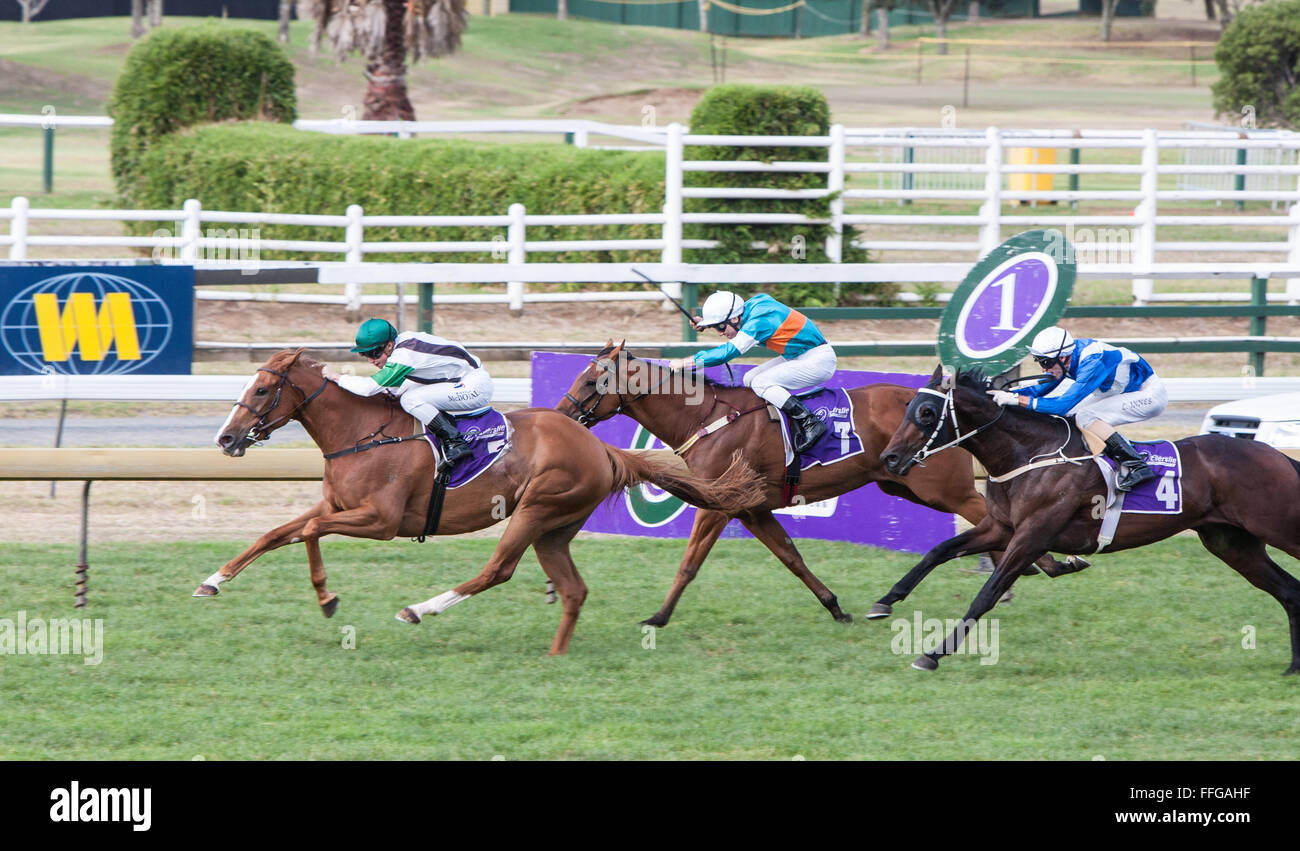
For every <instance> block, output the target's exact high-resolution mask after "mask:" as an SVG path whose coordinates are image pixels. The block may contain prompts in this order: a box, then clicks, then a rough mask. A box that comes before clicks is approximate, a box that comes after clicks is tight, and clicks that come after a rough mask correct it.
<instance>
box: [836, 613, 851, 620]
mask: <svg viewBox="0 0 1300 851" xmlns="http://www.w3.org/2000/svg"><path fill="white" fill-rule="evenodd" d="M835 620H836V621H837V622H839V623H853V615H851V614H849V613H848V612H840V613H839V614H838V615H836V616H835Z"/></svg>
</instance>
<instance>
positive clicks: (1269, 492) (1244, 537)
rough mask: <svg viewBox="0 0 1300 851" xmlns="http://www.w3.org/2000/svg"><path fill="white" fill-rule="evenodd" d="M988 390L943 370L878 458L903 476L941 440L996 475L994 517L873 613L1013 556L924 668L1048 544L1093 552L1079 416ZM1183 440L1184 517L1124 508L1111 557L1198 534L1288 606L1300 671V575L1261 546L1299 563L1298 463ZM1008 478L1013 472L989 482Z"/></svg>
mask: <svg viewBox="0 0 1300 851" xmlns="http://www.w3.org/2000/svg"><path fill="white" fill-rule="evenodd" d="M990 386H991V384H990V382H989V380H988V379H986V378H985V377H984V376H983V374H981V373H979V372H974V371H969V372H961V373H959V374H958V375H957V377H956V379H955V381H954V380H953V378H952V376H943V375H942V374H941V370H940V369H936V370H935V373H934V376H933V377H932V378H931V379H930V382H929V384H928V385H926V387H925V388H924V389H922V390H920V391H918V392H917V394H916V397H915V398H914V399H913V400H912V402H911V403H910V404H909V405H908V408H907V414H906V416H905V418H904V420H903V422H902V424H901V425H900V426H899V427H898V430H897V431H896V432H894V437H893V439H892V440H891V441H890V443H889V445H888V446H886V447H885V450H884V452H882V453H881V456H880V458H881V460H882V461H883V462H884V464H885V466H886V467H887V468H888V469H889V470H890V471H891V472H894V473H897V474H899V475H905V474H906V473H907V471H908V470H909V469H910V468H911V467H912V466H913V465H914V464H916V463H918V462H923V461H924V459H925V457H926V456H927V455H928V454H931V453H932V452H934V451H938V450H937V449H935V447H939V448H946V447H947V446H949V445H957V444H960V445H961V446H962V447H963V448H964V449H966V450H968V451H969V452H970V453H971V454H973V455H974V456H975V457H976V458H978V459H979V460H980V461H981V462H983V464H984V466H985V468H987V469H988V471H989V476H990V479H989V483H988V493H987V499H988V506H989V513H988V515H987V516H986V517H985V518H984V520H983V521H981V522H980V523H979V524H978V525H977V526H975V527H974V528H973V529H970V530H969V531H967V532H963V533H962V534H960V535H958V536H956V537H955V538H950V539H948V540H947V541H944V542H943V543H941V544H939V545H938V546H936V547H935V548H934V549H932V550H930V551H929V552H928V553H926V554H925V556H924V557H923V558H922V559H921V561H920V563H918V564H917V565H916V567H914V568H912V570H911V571H910V572H908V574H907V575H906V576H904V577H903V578H902V579H901V580H899V581H898V583H897V584H896V585H894V587H893V588H891V589H890V591H889V593H888V594H886V595H885V596H884V597H881V598H880V601H879V602H878V603H876V605H875V607H873V608H872V610H871V613H870V614H868V615H867V617H868V618H869V619H877V618H883V617H886V616H887V615H889V614H890V613H891V611H892V609H891V605H892V604H893V603H896V602H898V601H899V600H902V599H904V598H905V597H906V596H907V595H908V594H909V593H911V591H912V589H913V588H915V587H916V586H917V585H918V584H919V583H920V582H921V580H922V579H924V578H925V576H926V575H927V574H928V573H929V572H930V571H931V570H933V569H934V567H935V566H936V565H939V564H942V563H943V562H945V561H948V560H949V559H953V558H956V557H958V556H964V555H969V554H971V553H981V552H986V551H988V550H1005V551H1006V555H1005V556H1004V557H1003V559H1002V560H1001V561H1000V562H999V563H998V565H997V568H996V569H995V570H994V572H993V575H992V576H990V577H989V579H988V581H987V582H986V583H985V585H984V587H983V588H982V589H980V592H979V594H978V595H977V596H976V597H975V600H974V601H973V602H972V603H971V606H970V609H969V610H967V612H966V617H965V619H964V620H963V621H962V622H961V624H960V625H959V626H958V627H957V628H956V629H955V630H953V632H952V634H951V635H950V636H949V637H948V639H947V641H945V643H944V645H943V646H942V647H941V648H940V649H939V650H937V651H936V652H933V653H927V654H925V655H922V656H919V657H918V658H917V659H916V661H914V662H913V663H912V666H913V667H915V668H920V669H922V670H934V669H935V668H937V667H938V665H939V659H940V658H942V657H943V656H945V655H948V654H950V653H952V652H955V650H956V648H958V647H959V646H960V645H961V642H962V640H963V639H965V637H966V635H967V633H968V632H969V631H970V629H971V627H972V626H974V624H975V622H976V621H977V620H978V619H979V618H980V616H982V615H983V614H985V613H986V612H987V611H988V610H989V609H991V608H993V606H994V604H995V603H996V602H997V600H998V598H999V597H1001V596H1002V594H1003V593H1004V592H1005V591H1006V590H1007V589H1008V588H1010V587H1011V585H1012V583H1014V582H1015V581H1016V578H1017V577H1018V576H1019V575H1020V573H1021V571H1022V570H1023V569H1024V568H1026V567H1027V566H1028V565H1029V564H1030V563H1032V562H1033V560H1034V559H1036V558H1038V557H1040V556H1041V555H1043V553H1045V552H1047V551H1048V550H1051V551H1053V552H1059V553H1079V554H1085V553H1092V552H1096V551H1097V549H1098V543H1097V535H1098V531H1099V529H1100V526H1101V519H1100V513H1099V512H1098V511H1097V510H1096V507H1097V503H1098V500H1097V497H1098V496H1100V495H1104V494H1105V493H1106V487H1105V484H1104V482H1103V479H1102V476H1101V472H1100V471H1099V470H1098V469H1097V466H1096V464H1095V463H1093V462H1092V461H1091V460H1087V461H1083V462H1081V463H1070V462H1069V461H1068V460H1067V459H1078V458H1081V457H1085V456H1088V455H1090V454H1091V453H1090V451H1089V450H1088V449H1087V447H1086V446H1085V444H1084V441H1083V439H1082V437H1081V436H1080V434H1079V431H1078V429H1077V428H1076V427H1075V425H1074V420H1073V418H1062V417H1049V416H1044V415H1043V414H1038V413H1033V412H1030V411H1028V410H1025V409H1023V408H1010V407H1002V406H999V405H997V404H996V403H994V402H993V401H992V400H991V399H989V397H988V395H987V394H986V391H987V390H988V389H989V388H990ZM1176 446H1177V447H1178V452H1179V454H1180V456H1181V458H1182V463H1183V471H1182V484H1183V490H1182V510H1181V513H1178V514H1126V515H1124V516H1123V518H1122V519H1121V520H1120V522H1119V525H1118V527H1117V528H1116V530H1115V534H1114V541H1113V542H1112V543H1110V544H1109V545H1108V546H1107V552H1109V551H1111V550H1126V549H1132V548H1133V547H1142V546H1146V545H1147V544H1151V543H1154V542H1156V541H1159V540H1162V539H1164V538H1168V537H1169V536H1170V535H1173V534H1175V533H1176V532H1181V531H1182V530H1184V529H1193V530H1195V531H1196V533H1197V534H1198V535H1200V537H1201V543H1202V544H1204V545H1205V548H1206V549H1207V550H1209V551H1210V552H1212V553H1214V555H1216V556H1218V557H1219V558H1220V559H1222V560H1223V561H1224V562H1226V563H1227V564H1228V566H1229V567H1231V568H1232V569H1233V570H1235V571H1237V572H1238V573H1240V574H1241V575H1242V576H1244V577H1245V578H1246V580H1247V581H1248V582H1250V583H1251V584H1252V585H1254V586H1255V587H1256V588H1260V589H1263V590H1264V591H1267V592H1268V593H1269V594H1272V595H1273V597H1274V598H1275V599H1276V600H1277V601H1278V602H1279V603H1281V604H1282V608H1284V609H1285V610H1286V613H1287V617H1288V618H1289V619H1290V622H1291V667H1289V668H1288V669H1287V670H1286V673H1288V674H1295V673H1300V581H1297V580H1296V578H1295V577H1294V576H1292V575H1291V574H1289V573H1287V572H1286V571H1284V570H1283V569H1282V568H1280V567H1279V566H1278V565H1277V564H1276V563H1274V562H1273V560H1272V559H1270V558H1269V557H1268V554H1267V552H1266V551H1265V545H1270V546H1274V547H1277V548H1278V549H1280V550H1282V551H1283V552H1285V553H1287V554H1288V555H1290V556H1291V557H1292V558H1297V559H1300V463H1296V462H1295V461H1293V460H1291V459H1290V458H1288V457H1287V456H1285V455H1283V454H1282V453H1281V452H1278V451H1277V450H1276V449H1273V448H1271V447H1269V446H1265V445H1264V444H1261V443H1256V442H1254V441H1249V440H1235V439H1233V438H1229V437H1223V436H1222V435H1199V436H1197V437H1189V438H1184V439H1183V440H1179V441H1177V443H1176ZM1035 462H1036V463H1035ZM1022 468H1026V469H1024V470H1022ZM1008 474H1014V475H1011V476H1009V477H1007V478H1006V479H1005V480H1003V481H994V479H997V478H1002V477H1006V476H1007V475H1008ZM1102 499H1104V496H1103V497H1102ZM1069 572H1073V571H1072V570H1066V571H1056V572H1054V573H1053V575H1060V574H1061V573H1069Z"/></svg>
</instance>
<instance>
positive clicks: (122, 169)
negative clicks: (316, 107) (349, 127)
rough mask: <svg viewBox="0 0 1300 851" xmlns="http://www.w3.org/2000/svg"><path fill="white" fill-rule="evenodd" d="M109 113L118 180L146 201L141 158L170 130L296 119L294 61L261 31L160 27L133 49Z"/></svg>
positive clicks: (130, 195) (130, 196) (126, 192)
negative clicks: (140, 185)
mask: <svg viewBox="0 0 1300 851" xmlns="http://www.w3.org/2000/svg"><path fill="white" fill-rule="evenodd" d="M108 112H109V115H111V116H112V117H113V122H114V123H113V134H112V141H111V151H112V166H113V178H114V179H115V180H116V181H117V189H118V192H119V194H120V195H121V196H122V199H123V200H124V201H125V202H126V203H130V204H136V205H137V206H139V205H140V204H141V200H140V198H138V197H137V194H136V192H137V181H138V179H139V175H138V173H137V169H138V168H139V165H140V157H141V155H142V154H143V153H144V152H145V151H147V150H148V149H149V148H150V147H151V146H152V145H153V144H155V143H156V142H157V141H158V140H159V139H160V138H162V137H163V136H166V135H167V134H170V133H174V132H176V131H177V130H180V129H182V128H185V127H189V126H191V125H195V124H199V123H202V122H208V123H211V122H218V121H228V120H232V119H235V120H245V119H258V118H260V119H262V120H270V121H284V122H291V121H293V120H294V118H295V117H296V112H297V95H296V94H295V92H294V82H293V63H291V62H290V61H289V60H288V58H286V57H285V55H284V52H283V51H281V50H280V48H279V47H278V46H277V45H276V43H275V42H274V41H272V40H271V39H270V38H269V37H267V36H265V35H263V34H262V33H260V32H257V31H255V30H246V29H232V28H229V27H225V26H223V25H221V24H218V23H216V22H210V23H207V24H203V25H200V26H191V27H181V28H179V29H162V30H155V31H154V32H153V33H152V34H151V35H149V36H148V37H147V38H145V39H143V40H142V41H140V43H139V44H137V45H136V46H135V47H133V48H132V49H131V52H130V53H129V54H127V57H126V66H125V67H124V68H123V69H122V73H121V75H120V76H119V77H118V78H117V85H116V86H115V87H114V89H113V97H112V100H111V101H110V103H109V109H108Z"/></svg>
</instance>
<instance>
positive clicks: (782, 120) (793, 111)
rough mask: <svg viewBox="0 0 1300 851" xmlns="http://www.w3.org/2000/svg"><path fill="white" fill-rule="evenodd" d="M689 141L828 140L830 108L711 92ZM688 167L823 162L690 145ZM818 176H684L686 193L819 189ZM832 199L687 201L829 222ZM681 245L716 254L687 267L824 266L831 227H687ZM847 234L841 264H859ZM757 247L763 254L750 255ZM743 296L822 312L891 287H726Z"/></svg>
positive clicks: (815, 98)
mask: <svg viewBox="0 0 1300 851" xmlns="http://www.w3.org/2000/svg"><path fill="white" fill-rule="evenodd" d="M690 132H691V134H692V135H705V134H708V135H725V136H733V135H739V136H825V135H828V134H829V133H830V107H829V105H827V103H826V98H825V97H824V96H823V95H822V93H821V92H819V91H817V90H816V89H811V88H807V87H802V86H750V85H728V86H715V87H714V88H712V89H710V90H709V91H708V92H707V93H706V94H705V95H704V97H703V98H701V100H700V102H699V103H698V104H696V106H695V110H694V111H693V112H692V113H691V131H690ZM684 156H685V158H686V159H687V160H753V161H761V162H774V161H787V162H790V161H799V162H802V161H809V162H825V161H826V157H827V149H826V148H824V147H789V148H774V147H759V146H755V147H736V146H730V145H728V146H691V147H688V148H687V149H686V151H685V154H684ZM826 180H827V177H826V174H825V173H821V172H769V173H763V172H687V173H686V175H685V182H686V184H687V185H688V186H711V187H752V188H765V189H825V188H826ZM830 201H831V199H829V198H827V199H817V200H796V201H784V200H759V199H753V200H751V199H732V198H719V199H709V198H694V199H688V200H687V201H686V202H685V204H684V206H685V210H686V211H687V212H691V213H803V214H805V215H808V216H812V217H815V218H828V217H829V216H830ZM683 230H684V236H685V237H686V238H687V239H716V240H718V243H719V245H718V247H717V248H714V249H695V250H690V251H687V252H686V259H687V262H692V263H800V262H809V263H826V262H829V258H828V257H827V256H826V238H827V237H828V236H830V235H831V233H832V231H831V228H830V225H829V224H808V225H793V224H791V225H731V224H719V225H712V224H692V225H687V226H686V227H685V228H684V229H683ZM851 238H852V231H851V230H850V231H848V232H846V233H845V234H844V248H843V253H842V258H841V259H842V260H843V261H844V262H847V263H863V262H866V260H867V254H866V252H865V251H862V250H860V249H855V248H853V247H852V246H850V245H849V241H850V239H851ZM754 243H763V244H765V245H766V247H765V248H755V247H753V246H754ZM728 289H731V290H734V291H736V292H737V293H740V294H742V295H745V296H750V295H753V294H755V293H758V292H768V293H771V294H772V295H773V296H774V297H776V298H779V299H781V300H782V301H786V302H790V303H792V304H794V305H797V306H826V305H833V304H842V303H847V302H849V301H854V300H858V299H860V297H861V296H862V295H864V294H867V293H872V294H874V295H876V296H877V297H878V298H881V299H882V300H886V301H887V300H889V299H892V298H893V296H894V294H895V292H896V287H895V288H891V287H888V286H882V285H873V284H844V285H841V286H833V285H828V284H751V285H737V286H732V285H728Z"/></svg>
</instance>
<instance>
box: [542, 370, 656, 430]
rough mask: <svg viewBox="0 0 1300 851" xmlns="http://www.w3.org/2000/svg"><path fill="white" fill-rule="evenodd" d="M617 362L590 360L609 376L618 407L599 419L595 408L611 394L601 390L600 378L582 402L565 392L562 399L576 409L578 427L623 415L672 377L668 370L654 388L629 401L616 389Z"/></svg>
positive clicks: (592, 424) (588, 425) (589, 425)
mask: <svg viewBox="0 0 1300 851" xmlns="http://www.w3.org/2000/svg"><path fill="white" fill-rule="evenodd" d="M629 357H630V356H629ZM618 360H619V359H616V358H607V359H601V358H592V359H591V362H592V363H594V364H595V365H596V366H598V367H600V369H601V371H603V372H604V373H605V375H607V376H609V379H610V382H611V383H612V384H613V385H614V389H613V391H612V392H613V393H614V394H615V395H616V396H618V407H616V408H615V409H614V410H612V411H610V412H609V413H608V414H605V415H604V416H599V417H598V416H596V415H595V411H596V409H597V408H599V407H600V403H601V402H603V401H604V399H605V397H606V396H607V395H609V393H610V392H611V391H608V390H603V389H601V386H600V385H601V379H600V378H597V379H596V382H595V389H593V390H592V391H591V395H589V396H587V397H586V398H584V399H583V400H582V401H578V400H577V399H576V398H574V396H573V394H572V393H567V392H566V393H565V394H564V398H565V399H567V400H569V401H570V402H572V403H573V406H574V407H575V408H577V409H578V416H577V417H576V418H575V419H577V421H578V424H579V425H581V426H585V427H586V428H591V427H592V426H594V425H595V424H596V423H603V422H604V421H605V420H608V419H610V418H612V417H616V416H618V415H619V414H621V413H623V411H624V410H626V409H627V407H628V406H629V405H631V404H633V403H635V402H636V401H638V400H640V399H644V398H645V397H647V396H649V395H650V394H651V393H653V392H654V391H656V390H658V389H659V388H660V387H661V386H663V384H664V382H666V381H668V379H670V378H672V377H673V373H672V370H668V374H667V375H665V376H664V377H663V378H662V379H661V380H660V381H659V383H658V384H656V385H655V386H654V387H651V388H650V389H649V390H646V391H645V392H644V393H641V394H640V395H638V396H634V397H633V398H632V399H630V400H629V399H624V398H623V391H622V390H620V389H619V388H618ZM588 402H591V403H592V404H591V406H590V407H585V406H586V405H587V403H588Z"/></svg>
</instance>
